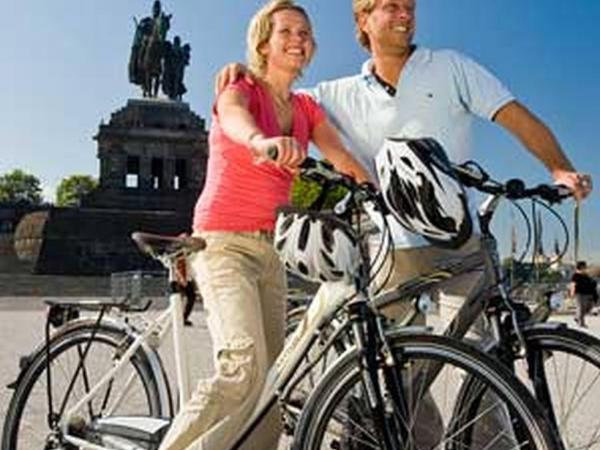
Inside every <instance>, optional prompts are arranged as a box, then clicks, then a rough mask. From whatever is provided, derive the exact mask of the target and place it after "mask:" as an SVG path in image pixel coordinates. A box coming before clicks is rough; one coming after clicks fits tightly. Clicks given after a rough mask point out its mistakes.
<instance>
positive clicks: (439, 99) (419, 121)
mask: <svg viewBox="0 0 600 450" xmlns="http://www.w3.org/2000/svg"><path fill="white" fill-rule="evenodd" d="M416 3H417V2H416V0H353V1H352V7H353V12H354V18H355V23H356V33H357V38H358V41H359V42H360V44H361V45H362V46H363V47H364V48H365V49H366V50H367V51H368V52H369V53H370V55H371V58H370V59H369V60H368V61H366V62H365V63H364V64H363V67H362V70H361V72H360V74H358V75H355V76H351V77H346V78H340V79H337V80H332V81H326V82H322V83H320V84H318V85H317V86H316V87H315V88H314V89H313V90H312V91H311V92H312V93H313V95H314V96H315V98H317V100H318V101H319V103H320V104H321V106H322V107H323V108H324V109H325V111H326V112H327V114H328V115H329V118H330V120H332V122H333V123H334V124H335V125H336V126H337V128H338V129H339V131H340V134H341V135H342V137H343V140H344V143H345V145H346V146H347V147H348V149H349V150H350V151H351V152H352V153H353V154H354V155H355V156H356V157H357V159H358V160H359V161H360V162H362V164H363V165H364V166H365V167H366V168H367V169H368V170H369V171H370V172H371V174H372V175H373V176H374V178H375V175H374V174H375V169H374V158H375V155H376V154H377V153H378V152H379V150H380V148H381V146H382V144H383V141H384V139H385V138H387V137H411V138H417V137H433V138H435V139H436V140H438V141H439V142H440V143H441V144H442V146H443V147H444V149H445V151H446V152H447V154H448V156H449V158H450V160H452V161H453V162H456V163H460V162H462V161H464V160H465V159H468V156H469V141H470V136H471V124H472V121H473V119H474V118H475V117H480V118H482V119H484V120H490V121H494V122H496V123H498V124H500V125H501V126H502V127H503V128H505V129H506V130H507V131H509V132H510V133H511V134H512V135H513V136H515V137H516V138H517V139H518V140H519V141H521V143H522V144H523V146H524V147H525V148H527V149H528V150H529V151H530V152H531V153H532V154H533V155H534V156H535V157H536V158H537V159H539V160H540V161H541V162H542V163H543V164H544V165H545V166H546V168H547V169H548V170H549V171H550V173H551V175H552V178H553V179H554V181H555V182H557V183H560V184H564V185H566V186H568V187H570V188H571V189H572V190H573V191H574V194H575V196H576V197H577V198H578V199H582V198H585V197H586V196H587V195H588V194H589V193H590V191H591V187H592V183H591V178H590V177H589V176H588V175H583V174H580V173H577V172H576V171H575V169H574V168H573V165H572V164H571V162H570V161H569V160H568V158H567V157H566V156H565V154H564V153H563V151H562V150H561V147H560V144H559V143H558V141H557V140H556V138H555V137H554V135H553V134H552V132H551V131H550V130H549V128H548V127H547V126H546V125H545V124H544V123H543V122H542V121H540V120H539V119H538V118H537V117H535V116H534V115H533V114H532V113H531V112H530V111H529V110H528V109H527V108H526V107H525V106H523V105H522V104H521V103H519V102H518V101H517V100H516V99H515V98H514V96H513V95H512V94H511V93H510V92H509V91H508V90H507V89H506V87H505V86H504V85H503V84H502V83H501V82H500V81H499V80H498V79H497V78H496V77H495V76H494V75H492V74H491V73H490V72H488V71H487V70H486V69H484V68H483V67H481V66H480V65H479V64H477V63H476V62H474V61H472V60H471V59H469V58H467V57H465V56H463V55H461V54H460V53H458V52H455V51H451V50H441V51H436V50H430V49H427V48H423V47H419V46H416V45H415V44H414V43H413V37H414V33H415V28H416ZM240 72H245V68H244V67H243V66H241V65H239V64H232V65H229V66H227V67H226V68H225V69H224V70H223V71H222V72H221V74H220V78H219V80H218V81H217V85H218V86H221V87H222V86H223V85H225V84H226V83H227V82H228V81H229V80H231V79H234V78H236V77H237V76H238V75H239V73H240ZM392 226H393V236H394V246H395V252H394V261H395V266H394V268H393V276H392V277H391V279H390V280H388V285H387V286H395V285H397V284H398V283H400V282H403V281H405V280H407V279H410V278H413V277H415V276H417V275H420V274H423V273H428V272H430V271H431V270H432V268H433V266H434V264H435V263H439V262H443V260H444V259H445V258H456V257H460V256H462V255H464V254H468V253H472V252H473V251H476V250H477V249H478V248H479V244H478V242H477V239H476V238H474V239H471V241H469V242H467V243H466V244H465V245H464V246H463V248H461V249H459V250H458V251H456V250H452V251H450V250H443V249H439V248H437V247H432V246H431V245H429V244H428V243H427V241H426V240H425V239H424V238H422V237H421V236H418V235H416V234H413V233H410V232H409V231H407V230H405V229H403V228H402V227H401V226H400V225H399V224H397V223H393V225H392ZM385 272H386V271H381V273H385ZM479 278H480V275H477V274H476V275H475V276H471V277H467V278H463V279H460V280H456V283H454V286H451V287H449V288H448V289H447V291H446V292H445V294H447V295H446V296H444V295H441V296H440V303H441V308H442V310H441V311H440V312H441V315H442V316H443V317H444V318H449V317H450V316H451V315H452V310H454V309H455V308H456V307H458V306H459V305H460V304H461V302H462V299H463V298H464V296H465V295H467V294H468V292H469V291H471V289H472V288H473V286H474V285H475V283H477V281H478V279H479ZM446 306H447V307H449V308H450V311H447V312H445V311H444V308H445V307H446Z"/></svg>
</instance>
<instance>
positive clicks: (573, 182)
mask: <svg viewBox="0 0 600 450" xmlns="http://www.w3.org/2000/svg"><path fill="white" fill-rule="evenodd" d="M552 177H553V178H554V182H555V183H556V184H562V185H564V186H566V187H568V188H569V189H571V191H572V192H573V197H575V199H576V200H578V201H579V200H583V199H584V198H586V197H587V196H588V195H589V194H590V192H592V188H593V184H592V177H591V176H590V175H586V174H582V173H579V172H571V171H567V170H555V171H553V172H552Z"/></svg>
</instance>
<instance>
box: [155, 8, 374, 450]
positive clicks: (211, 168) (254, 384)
mask: <svg viewBox="0 0 600 450" xmlns="http://www.w3.org/2000/svg"><path fill="white" fill-rule="evenodd" d="M314 50H315V42H314V39H313V34H312V29H311V24H310V20H309V18H308V16H307V14H306V12H305V11H304V9H302V8H301V7H299V6H297V5H295V4H294V2H293V0H274V1H271V2H270V3H268V4H267V5H266V6H264V7H263V8H262V9H261V10H260V11H258V12H257V14H256V15H255V16H254V18H253V19H252V21H251V23H250V27H249V29H248V59H249V66H250V68H251V70H252V71H253V73H254V75H255V77H256V82H254V83H252V84H249V83H248V82H247V81H245V80H240V81H238V82H237V83H234V84H233V85H231V86H229V87H228V88H227V89H226V90H225V91H223V93H222V94H221V95H219V97H218V98H217V101H216V105H215V107H214V110H213V114H214V116H213V121H212V126H211V130H210V139H209V143H210V158H209V163H208V175H207V181H206V186H205V188H204V191H203V192H202V195H201V196H200V199H199V200H198V204H197V205H196V210H195V217H194V233H195V234H196V235H199V236H201V237H203V238H204V239H205V240H206V241H207V244H208V245H207V249H206V250H205V251H203V252H200V253H199V254H198V255H197V256H196V257H195V259H194V260H193V261H192V268H193V271H194V275H195V278H196V280H197V283H198V286H199V287H200V291H201V294H202V297H203V298H204V299H205V301H204V305H205V307H206V309H207V311H208V319H207V320H208V327H209V331H210V333H211V337H212V341H213V349H214V356H215V368H216V374H215V376H214V377H213V378H212V379H211V380H205V381H201V382H200V383H199V384H198V386H197V388H196V390H195V392H194V394H193V396H192V399H191V400H190V401H189V402H188V404H186V405H185V406H184V407H183V410H182V412H181V413H180V414H179V415H178V416H177V417H176V419H175V421H174V424H173V426H172V427H171V429H170V430H169V433H168V434H167V436H166V437H165V440H164V442H163V444H162V446H161V449H162V450H167V449H168V450H174V449H177V450H179V449H185V448H202V449H207V450H208V449H210V450H215V449H221V448H227V447H228V446H230V445H231V444H232V443H233V442H232V439H233V438H234V437H235V435H236V433H237V432H239V430H240V429H241V428H242V427H243V425H244V423H245V422H246V421H247V420H248V418H249V416H250V414H251V412H252V410H253V407H254V406H255V404H256V402H257V400H258V397H259V395H260V392H261V389H262V387H263V385H264V381H265V378H266V375H267V371H268V369H269V367H270V366H271V364H272V363H273V362H274V360H275V358H276V356H277V355H278V353H279V352H280V350H281V348H282V346H283V340H284V313H285V302H286V280H285V271H284V269H283V267H282V265H281V263H280V261H279V259H278V256H277V254H276V253H275V251H274V249H273V246H272V232H273V229H274V224H275V218H276V214H275V210H276V208H277V207H278V206H281V205H285V204H287V203H288V202H289V194H290V187H291V183H292V179H293V177H294V174H295V172H296V171H297V167H298V165H299V164H300V163H301V162H302V161H303V159H304V158H305V156H306V153H307V146H308V143H309V141H312V142H314V143H315V144H316V145H317V147H319V149H320V150H321V152H322V153H323V155H324V156H325V157H326V158H327V159H329V160H330V161H331V162H332V163H333V164H334V165H336V167H337V168H338V169H339V170H341V171H344V172H346V173H348V174H350V175H352V176H354V177H355V178H356V179H357V180H358V181H367V179H368V176H367V174H366V172H365V171H364V170H363V169H362V167H360V166H359V165H358V163H356V161H355V160H354V159H353V158H352V157H351V156H350V154H349V153H347V152H346V151H345V149H344V148H343V147H342V145H341V143H340V140H339V138H338V137H337V134H336V132H335V130H334V129H333V127H332V126H331V124H330V123H329V122H328V121H327V120H326V118H325V115H324V113H323V111H321V109H320V108H319V107H318V106H317V104H316V103H315V102H314V101H313V100H312V99H311V98H310V97H309V96H307V95H301V94H293V93H292V92H291V90H290V89H291V87H292V84H293V83H294V81H295V80H296V79H297V78H298V77H299V76H300V75H301V73H302V70H303V69H304V68H305V67H306V66H307V65H308V63H309V62H310V60H311V58H312V56H313V53H314ZM272 147H276V148H277V149H278V156H277V160H276V161H274V162H271V161H268V158H267V152H268V150H269V149H270V148H272ZM279 434H280V425H279V416H278V412H277V411H273V413H272V414H271V415H270V417H269V418H267V419H266V420H264V421H263V423H262V424H261V426H260V427H259V428H258V429H257V431H256V432H255V433H253V435H252V436H251V437H250V438H249V440H248V441H247V442H246V444H245V445H244V448H249V449H250V448H251V449H260V450H275V449H276V448H277V441H278V439H279Z"/></svg>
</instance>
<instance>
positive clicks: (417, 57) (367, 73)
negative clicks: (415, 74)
mask: <svg viewBox="0 0 600 450" xmlns="http://www.w3.org/2000/svg"><path fill="white" fill-rule="evenodd" d="M429 60H431V50H429V49H428V48H425V47H421V46H418V45H417V46H416V48H415V50H414V51H413V52H412V54H411V55H410V57H409V58H408V61H406V64H405V66H404V69H403V71H406V70H407V69H408V70H410V68H411V67H412V66H414V65H415V64H419V63H422V62H427V61H429ZM360 73H361V75H362V77H363V79H364V80H365V81H367V82H369V83H372V82H377V80H376V79H375V77H374V75H373V60H372V59H371V58H369V59H367V60H366V61H365V62H364V63H363V65H362V67H361V71H360Z"/></svg>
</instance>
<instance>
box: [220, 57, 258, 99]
mask: <svg viewBox="0 0 600 450" xmlns="http://www.w3.org/2000/svg"><path fill="white" fill-rule="evenodd" d="M240 77H245V78H246V81H247V82H248V83H249V84H254V81H255V78H254V75H252V73H251V72H250V71H249V70H248V68H247V67H246V66H245V65H243V64H241V63H229V64H227V65H226V66H224V67H223V68H222V69H221V70H219V73H217V76H216V77H215V96H217V97H218V96H219V94H220V93H221V92H223V90H224V89H225V88H226V87H227V86H228V85H230V84H231V83H233V82H234V81H236V80H237V79H238V78H240Z"/></svg>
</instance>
